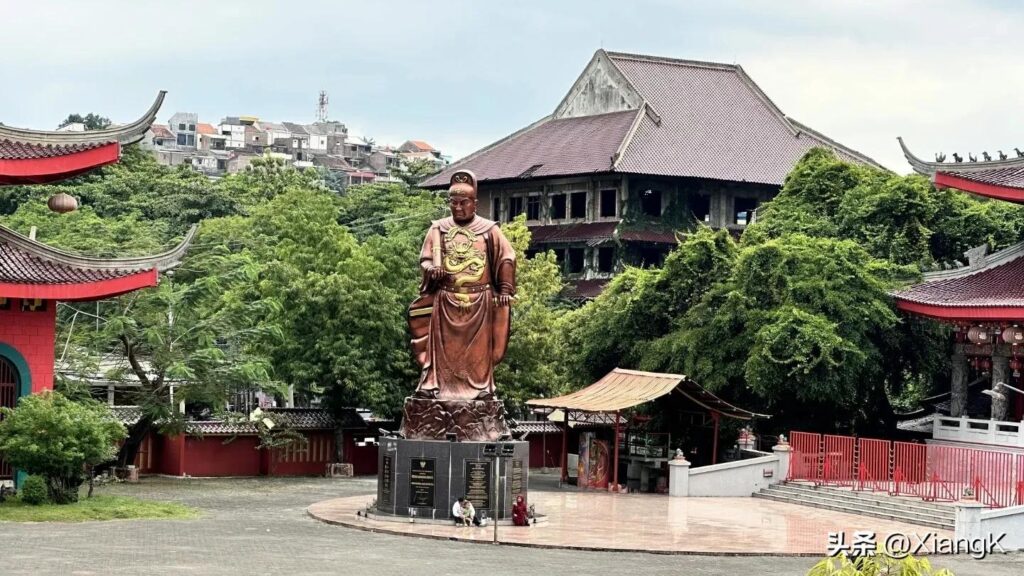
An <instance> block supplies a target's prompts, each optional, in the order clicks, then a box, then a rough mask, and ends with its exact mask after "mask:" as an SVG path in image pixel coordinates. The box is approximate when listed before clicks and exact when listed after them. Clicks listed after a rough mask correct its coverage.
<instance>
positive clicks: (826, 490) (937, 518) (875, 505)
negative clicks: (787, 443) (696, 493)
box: [754, 482, 955, 530]
mask: <svg viewBox="0 0 1024 576" xmlns="http://www.w3.org/2000/svg"><path fill="white" fill-rule="evenodd" d="M754 497H755V498H767V499H769V500H775V501H778V502H788V503H790V504H800V505H802V506H813V507H815V508H826V509H828V510H835V511H837V512H846V513H847V514H858V515H860V516H873V517H875V518H885V519H886V520H896V521H899V522H906V523H908V524H916V525H918V526H929V527H931V528H940V529H944V530H952V529H953V522H954V514H955V512H954V508H953V506H950V505H949V504H943V503H936V502H924V501H922V500H921V499H919V498H910V497H902V496H889V495H888V494H886V493H884V492H856V491H853V490H850V489H849V488H837V487H831V486H815V485H813V484H810V483H803V482H784V483H782V484H775V485H773V486H769V487H768V488H763V489H762V490H761V491H760V492H756V493H754Z"/></svg>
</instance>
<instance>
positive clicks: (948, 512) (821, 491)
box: [772, 483, 955, 520]
mask: <svg viewBox="0 0 1024 576" xmlns="http://www.w3.org/2000/svg"><path fill="white" fill-rule="evenodd" d="M772 488H774V489H778V490H783V491H786V492H792V493H794V494H807V495H831V496H834V497H836V498H845V499H849V500H854V501H862V502H866V503H868V504H880V505H884V506H895V507H898V508H900V509H902V510H908V511H911V512H921V513H925V514H934V515H936V516H940V517H942V518H949V519H950V520H952V518H953V516H954V515H955V510H954V509H953V507H952V506H950V505H946V504H938V503H934V502H925V501H923V500H920V499H917V498H909V497H905V496H889V495H888V494H883V493H877V492H858V491H853V490H844V489H842V488H833V487H829V486H817V487H815V486H811V485H806V484H793V483H786V484H776V485H775V486H772Z"/></svg>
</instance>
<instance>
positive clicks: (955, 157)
mask: <svg viewBox="0 0 1024 576" xmlns="http://www.w3.org/2000/svg"><path fill="white" fill-rule="evenodd" d="M953 161H954V162H963V161H964V157H963V156H961V155H959V154H957V153H956V152H953Z"/></svg>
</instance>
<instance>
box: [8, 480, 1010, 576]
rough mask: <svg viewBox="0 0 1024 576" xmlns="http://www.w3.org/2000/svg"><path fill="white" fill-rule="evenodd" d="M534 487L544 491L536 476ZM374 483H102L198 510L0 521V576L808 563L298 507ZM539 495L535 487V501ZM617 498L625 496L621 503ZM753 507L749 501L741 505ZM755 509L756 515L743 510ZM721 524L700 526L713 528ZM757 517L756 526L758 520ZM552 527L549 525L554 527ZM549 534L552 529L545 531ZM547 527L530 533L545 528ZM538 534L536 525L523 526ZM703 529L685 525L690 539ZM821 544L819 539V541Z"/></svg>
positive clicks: (692, 568)
mask: <svg viewBox="0 0 1024 576" xmlns="http://www.w3.org/2000/svg"><path fill="white" fill-rule="evenodd" d="M531 485H535V486H536V485H540V486H551V487H552V488H553V486H552V483H551V482H550V479H545V478H544V477H540V476H534V477H533V478H531ZM374 488H375V479H372V478H357V479H345V480H329V479H234V480H171V479H160V478H150V479H145V480H144V481H143V483H141V484H138V485H117V486H110V487H102V488H100V491H101V493H117V494H128V495H136V496H140V497H143V498H153V499H159V500H173V501H178V502H183V503H185V504H188V505H191V506H195V507H197V508H199V509H201V510H202V517H201V518H199V519H197V520H188V521H118V522H92V523H83V524H11V523H0V542H3V547H4V550H3V559H4V562H3V564H2V565H0V574H2V575H4V576H7V575H33V576H36V575H49V574H61V575H92V574H96V575H101V574H133V575H134V574H161V575H168V574H189V575H196V576H213V575H222V574H238V573H253V574H299V575H320V574H324V575H326V574H331V575H337V574H353V575H361V574H366V575H372V576H377V575H395V576H407V575H408V574H418V575H423V576H429V575H433V574H479V573H483V572H486V573H488V574H496V575H503V574H510V575H516V576H524V575H529V574H551V573H558V572H564V571H571V572H572V573H573V574H580V575H590V574H593V575H601V576H607V575H608V574H622V573H629V572H636V571H638V570H639V571H642V572H643V573H644V574H645V575H669V574H671V575H673V576H677V575H680V574H686V575H690V574H694V575H712V574H722V575H733V574H771V575H776V574H778V575H802V574H805V573H806V571H807V568H808V567H809V566H810V565H811V564H812V563H813V562H814V559H812V558H806V557H778V556H768V557H758V556H755V557H747V556H739V557H735V556H703V555H667V554H647V553H633V552H593V551H581V550H564V549H540V548H524V547H520V546H492V545H489V544H479V543H465V542H458V541H448V540H430V539H425V538H411V537H408V536H396V535H391V534H381V533H373V532H367V531H361V530H353V529H350V528H345V527H341V526H334V525H330V524H326V523H323V522H318V521H316V520H314V519H312V518H310V517H309V516H308V515H307V513H306V509H307V508H308V507H309V506H310V505H312V504H314V503H316V502H320V501H324V500H328V499H331V498H337V497H363V496H362V495H366V494H371V493H373V492H374ZM538 497H541V491H539V490H538V489H537V488H536V487H535V488H534V498H538ZM623 501H625V500H623ZM750 503H751V506H753V505H754V501H753V500H751V501H750ZM751 510H753V508H751ZM727 520H728V519H727V518H722V519H721V520H720V522H719V523H718V524H714V525H709V526H708V527H707V528H706V530H707V531H713V530H717V529H722V527H723V525H724V524H726V523H727ZM758 521H760V520H758ZM551 526H554V524H552V525H551ZM549 528H550V527H549ZM543 529H544V528H540V527H538V528H536V530H543ZM504 530H505V531H506V532H508V531H511V530H513V529H512V528H504ZM523 530H535V528H529V529H523ZM698 532H700V530H699V529H698V530H694V531H693V532H692V533H693V534H696V533H698ZM822 548H824V543H822ZM938 562H939V564H940V565H942V566H948V567H950V568H952V569H953V570H954V572H955V573H956V574H957V575H958V576H963V575H968V576H970V575H975V574H977V575H981V574H984V575H992V576H1010V575H1011V574H1012V575H1018V574H1021V573H1024V555H1020V554H1013V555H1006V556H999V557H995V558H991V559H988V560H985V561H983V562H977V561H974V560H970V559H968V558H939V559H938Z"/></svg>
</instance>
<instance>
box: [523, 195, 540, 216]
mask: <svg viewBox="0 0 1024 576" xmlns="http://www.w3.org/2000/svg"><path fill="white" fill-rule="evenodd" d="M526 219H527V220H540V196H527V197H526Z"/></svg>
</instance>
